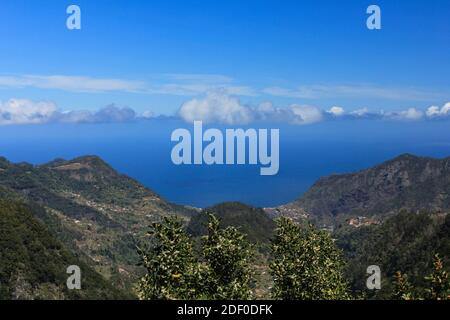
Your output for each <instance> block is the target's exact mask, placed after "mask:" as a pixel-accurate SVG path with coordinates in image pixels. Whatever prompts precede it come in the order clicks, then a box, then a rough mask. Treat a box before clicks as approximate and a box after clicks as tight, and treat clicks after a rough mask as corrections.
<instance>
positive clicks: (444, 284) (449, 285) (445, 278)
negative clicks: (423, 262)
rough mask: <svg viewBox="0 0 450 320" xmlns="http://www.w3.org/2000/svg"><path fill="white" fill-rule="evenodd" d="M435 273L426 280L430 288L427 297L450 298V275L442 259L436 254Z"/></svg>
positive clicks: (435, 298)
mask: <svg viewBox="0 0 450 320" xmlns="http://www.w3.org/2000/svg"><path fill="white" fill-rule="evenodd" d="M433 267H434V268H433V273H432V274H431V275H429V276H428V277H427V278H426V280H428V281H429V286H430V288H429V289H427V295H426V298H428V299H431V300H450V277H449V273H448V272H447V271H445V269H444V265H443V262H442V259H441V258H440V257H439V255H438V254H437V255H435V257H434V261H433Z"/></svg>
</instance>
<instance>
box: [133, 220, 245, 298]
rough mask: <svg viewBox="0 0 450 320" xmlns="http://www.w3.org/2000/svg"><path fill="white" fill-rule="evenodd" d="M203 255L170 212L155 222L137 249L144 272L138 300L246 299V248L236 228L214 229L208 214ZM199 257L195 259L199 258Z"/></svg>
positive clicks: (217, 222) (217, 224)
mask: <svg viewBox="0 0 450 320" xmlns="http://www.w3.org/2000/svg"><path fill="white" fill-rule="evenodd" d="M207 229H208V234H207V235H206V236H205V237H204V238H203V247H202V256H201V257H198V258H197V257H194V253H193V242H192V240H191V239H190V238H189V236H188V235H187V233H186V231H185V229H184V227H183V224H182V223H181V222H180V221H179V220H178V219H177V218H175V217H171V218H165V219H164V220H163V222H162V223H154V224H153V225H152V226H151V230H150V233H149V236H150V244H149V246H148V248H147V249H146V250H140V254H141V257H142V260H143V264H144V266H145V267H146V269H147V274H146V275H145V276H144V277H143V278H142V279H141V280H140V281H139V283H138V294H139V298H140V299H227V300H232V299H248V298H250V297H251V287H250V285H251V283H252V274H251V272H250V262H251V261H250V258H251V250H250V246H249V244H248V243H247V242H246V241H245V240H244V236H243V235H242V234H240V233H239V232H238V231H237V230H236V229H235V228H233V227H228V228H225V229H220V228H219V221H218V220H217V219H216V218H215V217H214V216H212V215H211V216H210V220H209V222H208V226H207ZM199 258H200V259H199Z"/></svg>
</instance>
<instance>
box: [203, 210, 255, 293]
mask: <svg viewBox="0 0 450 320" xmlns="http://www.w3.org/2000/svg"><path fill="white" fill-rule="evenodd" d="M207 229H208V234H207V235H206V236H204V237H203V238H202V243H203V247H202V249H203V257H204V260H205V267H206V268H205V269H204V270H203V272H206V274H207V275H206V276H205V277H204V279H205V280H206V285H205V286H204V289H205V295H206V297H207V298H209V299H226V300H245V299H250V298H251V297H252V290H251V286H252V284H253V274H252V272H251V265H250V263H251V260H252V256H253V252H252V247H251V246H250V244H249V243H248V242H247V241H246V239H245V236H244V235H243V234H241V233H240V232H239V231H238V230H237V229H236V228H235V227H227V228H225V229H221V228H220V226H219V220H218V219H217V218H216V217H215V216H214V215H212V214H209V221H208V224H207Z"/></svg>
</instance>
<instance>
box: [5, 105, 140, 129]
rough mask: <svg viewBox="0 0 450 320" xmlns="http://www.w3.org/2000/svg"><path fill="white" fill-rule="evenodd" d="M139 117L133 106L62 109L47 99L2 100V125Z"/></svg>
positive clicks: (116, 119) (130, 119) (105, 120)
mask: <svg viewBox="0 0 450 320" xmlns="http://www.w3.org/2000/svg"><path fill="white" fill-rule="evenodd" d="M135 119H137V116H136V113H135V112H134V110H133V109H131V108H127V107H124V108H118V107H116V106H115V105H109V106H106V107H105V108H102V109H100V110H99V111H96V112H91V111H78V110H77V111H60V110H59V109H58V107H57V105H56V104H55V103H53V102H47V101H38V102H36V101H32V100H28V99H10V100H8V101H6V102H0V125H18V124H43V123H51V122H52V123H53V122H61V123H106V122H129V121H133V120H135Z"/></svg>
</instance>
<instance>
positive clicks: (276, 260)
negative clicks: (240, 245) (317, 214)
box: [270, 218, 350, 300]
mask: <svg viewBox="0 0 450 320" xmlns="http://www.w3.org/2000/svg"><path fill="white" fill-rule="evenodd" d="M272 251H273V253H272V263H271V265H270V269H271V273H272V275H273V280H274V287H273V292H272V293H273V297H274V298H275V299H284V300H337V299H348V298H349V297H350V296H349V294H348V291H347V282H346V280H345V278H344V276H343V260H342V257H341V252H340V251H339V249H338V248H336V246H335V245H334V243H333V240H332V239H331V237H330V235H329V234H328V233H327V232H325V231H318V230H316V229H315V228H314V227H313V226H312V225H309V226H307V227H301V226H300V225H297V224H295V223H294V222H292V221H291V220H290V219H287V218H281V219H279V220H278V226H277V230H276V235H275V239H274V240H273V243H272Z"/></svg>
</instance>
